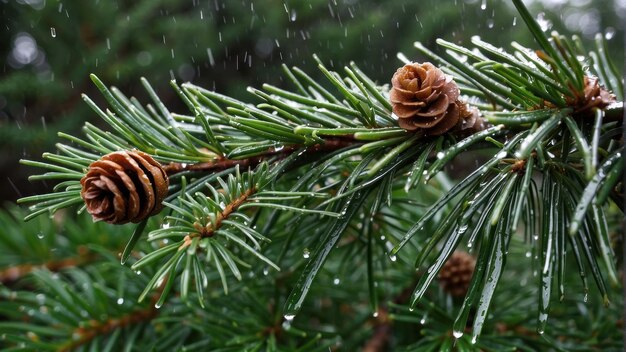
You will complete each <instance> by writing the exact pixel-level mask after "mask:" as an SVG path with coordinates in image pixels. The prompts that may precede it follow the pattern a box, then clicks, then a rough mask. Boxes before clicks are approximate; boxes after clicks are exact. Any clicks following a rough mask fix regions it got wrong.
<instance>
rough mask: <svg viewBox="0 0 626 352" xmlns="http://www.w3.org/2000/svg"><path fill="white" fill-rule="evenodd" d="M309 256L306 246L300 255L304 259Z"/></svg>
mask: <svg viewBox="0 0 626 352" xmlns="http://www.w3.org/2000/svg"><path fill="white" fill-rule="evenodd" d="M310 256H311V252H310V251H309V249H308V248H305V249H304V250H303V251H302V257H303V258H304V259H309V257H310ZM285 318H286V317H285Z"/></svg>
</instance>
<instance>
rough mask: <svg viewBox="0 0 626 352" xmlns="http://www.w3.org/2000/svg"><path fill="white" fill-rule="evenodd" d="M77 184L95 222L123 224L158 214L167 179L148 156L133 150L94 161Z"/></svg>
mask: <svg viewBox="0 0 626 352" xmlns="http://www.w3.org/2000/svg"><path fill="white" fill-rule="evenodd" d="M80 184H81V185H82V186H83V188H82V190H81V192H80V195H81V197H82V198H83V200H84V201H85V204H86V205H87V211H88V212H89V214H91V215H92V216H93V219H94V221H100V220H102V221H105V222H108V223H111V224H125V223H127V222H134V223H137V222H140V221H141V220H143V219H145V218H147V217H148V216H151V215H154V214H156V213H158V212H159V211H161V209H162V208H163V205H162V204H161V202H162V201H163V199H164V198H165V196H166V195H167V188H168V186H169V180H168V178H167V175H166V173H165V171H164V170H163V168H162V167H161V165H160V164H159V163H158V162H157V161H156V160H154V159H153V158H152V157H151V156H150V155H148V154H146V153H143V152H140V151H138V150H132V151H119V152H113V153H110V154H107V155H105V156H103V157H102V158H101V159H99V160H96V161H94V162H93V163H91V165H89V170H88V171H87V174H86V175H85V176H83V178H82V179H81V180H80Z"/></svg>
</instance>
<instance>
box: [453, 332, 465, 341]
mask: <svg viewBox="0 0 626 352" xmlns="http://www.w3.org/2000/svg"><path fill="white" fill-rule="evenodd" d="M452 336H454V338H455V339H460V338H461V337H462V336H463V331H453V332H452Z"/></svg>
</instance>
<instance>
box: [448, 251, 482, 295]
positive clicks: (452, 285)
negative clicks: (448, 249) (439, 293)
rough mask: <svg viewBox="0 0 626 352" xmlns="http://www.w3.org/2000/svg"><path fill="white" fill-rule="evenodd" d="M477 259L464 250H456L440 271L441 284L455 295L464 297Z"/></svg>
mask: <svg viewBox="0 0 626 352" xmlns="http://www.w3.org/2000/svg"><path fill="white" fill-rule="evenodd" d="M475 266H476V259H474V257H472V255H471V254H469V253H467V252H464V251H454V253H452V255H451V256H450V258H448V261H447V262H446V263H445V264H444V265H443V267H442V268H441V270H440V271H439V284H440V285H441V287H442V288H443V290H444V291H445V292H447V293H449V294H450V295H451V296H453V297H463V296H465V294H466V293H467V290H468V288H469V285H470V282H471V281H472V275H473V274H474V267H475Z"/></svg>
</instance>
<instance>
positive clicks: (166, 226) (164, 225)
mask: <svg viewBox="0 0 626 352" xmlns="http://www.w3.org/2000/svg"><path fill="white" fill-rule="evenodd" d="M162 227H163V228H164V229H169V228H170V223H169V222H166V223H165V224H163V226H162Z"/></svg>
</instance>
